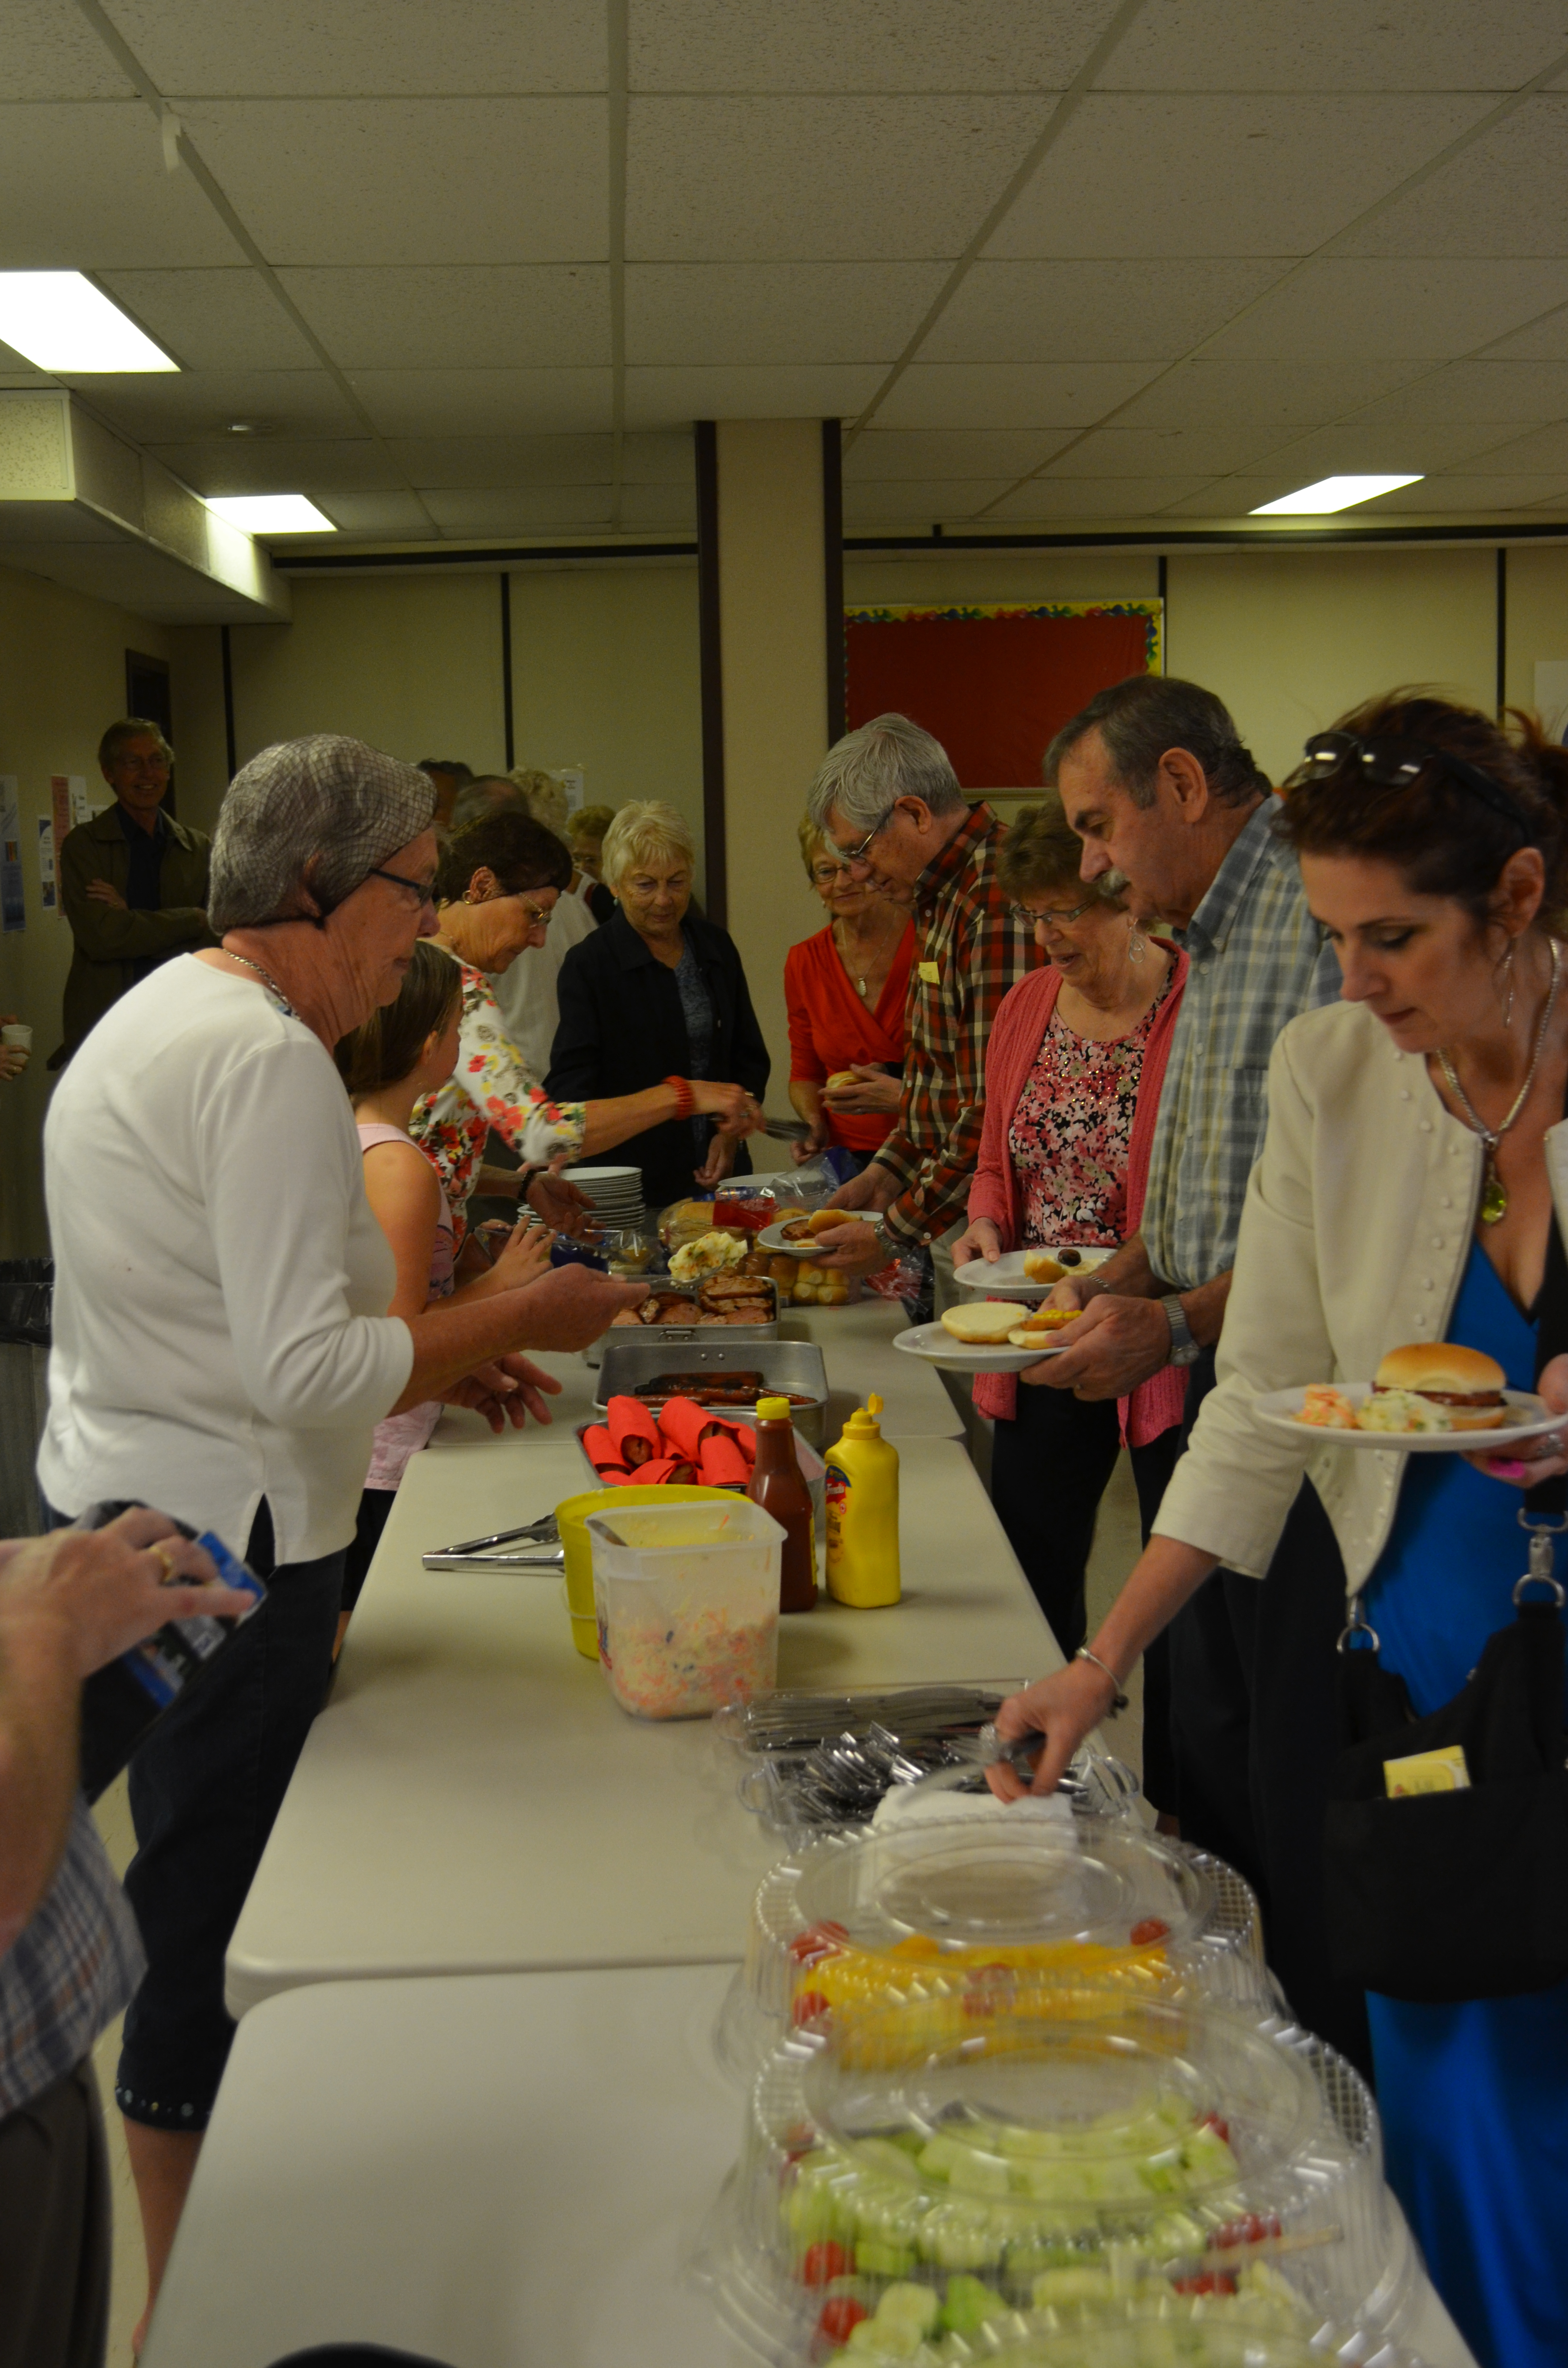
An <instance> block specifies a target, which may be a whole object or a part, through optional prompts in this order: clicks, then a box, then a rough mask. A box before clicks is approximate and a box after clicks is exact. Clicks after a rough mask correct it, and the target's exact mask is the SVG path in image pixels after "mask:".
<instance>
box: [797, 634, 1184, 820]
mask: <svg viewBox="0 0 1568 2368" xmlns="http://www.w3.org/2000/svg"><path fill="white" fill-rule="evenodd" d="M1163 621H1164V604H1163V602H1161V601H1160V600H1157V599H1152V600H1047V601H1038V602H1032V603H1030V604H1028V605H1027V606H1021V605H1018V604H1016V603H1014V604H1003V603H999V602H975V603H964V604H963V605H961V606H956V607H951V608H942V609H934V608H931V607H929V606H928V605H927V606H920V605H918V604H915V603H913V602H895V603H890V604H888V605H886V606H883V607H880V608H874V609H846V610H845V615H844V645H845V677H846V683H845V689H846V715H847V720H848V723H849V724H850V726H851V728H853V727H854V726H855V725H856V724H859V723H869V721H870V719H871V717H872V716H874V715H884V714H886V713H888V712H889V711H890V710H892V711H896V712H898V713H900V714H903V715H908V716H912V717H913V718H914V720H915V723H922V724H924V725H925V727H926V731H927V732H930V733H934V734H935V735H936V737H937V739H938V740H939V741H940V742H941V743H942V746H944V747H945V748H946V750H947V752H948V754H949V757H951V758H952V761H953V768H954V770H955V771H956V772H957V774H958V777H959V780H960V782H961V783H962V784H963V787H964V788H965V789H966V790H972V791H977V792H979V793H980V794H988V793H990V792H992V791H1004V792H1006V791H1011V792H1013V793H1014V794H1017V792H1018V791H1025V790H1031V789H1038V788H1039V786H1040V759H1041V757H1043V756H1044V754H1045V751H1046V749H1047V747H1048V746H1050V744H1051V740H1052V739H1053V738H1054V737H1055V735H1056V734H1057V733H1058V732H1059V731H1060V729H1061V728H1062V724H1063V723H1066V721H1067V719H1068V717H1069V716H1071V715H1075V714H1076V713H1077V712H1078V710H1079V708H1081V707H1082V706H1084V705H1085V703H1086V701H1087V700H1091V699H1092V698H1093V697H1094V695H1095V693H1096V691H1097V690H1104V689H1108V686H1109V685H1110V684H1111V683H1113V682H1120V681H1121V680H1122V679H1123V678H1124V677H1126V676H1128V675H1130V674H1158V673H1159V672H1160V671H1161V658H1162V652H1161V628H1162V624H1163Z"/></svg>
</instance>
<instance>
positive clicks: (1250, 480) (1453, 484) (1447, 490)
mask: <svg viewBox="0 0 1568 2368" xmlns="http://www.w3.org/2000/svg"><path fill="white" fill-rule="evenodd" d="M1300 483H1301V479H1300V478H1299V477H1298V476H1295V475H1292V474H1291V473H1290V472H1280V471H1278V470H1274V471H1271V472H1269V473H1268V474H1267V475H1259V476H1253V477H1225V478H1221V479H1220V480H1219V482H1218V483H1217V484H1212V485H1210V486H1208V487H1206V488H1205V489H1204V491H1203V492H1202V493H1201V494H1199V495H1197V496H1196V497H1195V498H1193V499H1191V500H1187V501H1183V502H1178V503H1177V504H1176V508H1177V509H1178V510H1179V511H1180V512H1181V513H1182V515H1183V516H1185V517H1188V518H1246V517H1248V516H1249V515H1250V514H1251V512H1252V511H1254V510H1256V509H1258V508H1260V507H1261V506H1262V505H1263V504H1264V503H1265V502H1271V501H1277V500H1278V497H1279V495H1281V494H1288V493H1291V492H1293V491H1294V490H1295V488H1296V486H1297V485H1298V484H1300ZM1561 484H1568V472H1563V474H1562V475H1561V476H1557V475H1541V476H1519V477H1501V476H1487V477H1483V476H1462V477H1461V476H1436V477H1426V478H1424V479H1423V480H1422V482H1421V483H1420V484H1417V485H1406V486H1404V487H1403V489H1402V490H1401V491H1400V492H1398V493H1395V494H1380V495H1379V496H1378V498H1377V499H1376V501H1370V502H1358V504H1357V506H1356V507H1355V508H1354V509H1352V510H1338V511H1335V513H1334V518H1335V525H1336V526H1337V525H1344V526H1357V525H1362V526H1375V525H1376V524H1377V523H1378V520H1379V519H1380V518H1388V517H1389V516H1390V515H1391V514H1397V515H1399V516H1402V517H1403V516H1422V517H1441V516H1443V515H1444V514H1445V513H1447V514H1451V515H1455V516H1457V515H1459V514H1460V513H1464V512H1471V511H1481V512H1483V513H1484V512H1486V511H1488V510H1503V509H1517V508H1520V507H1523V506H1524V505H1525V504H1526V503H1527V502H1529V501H1544V500H1546V499H1548V498H1549V497H1550V496H1551V495H1552V494H1553V493H1554V492H1555V491H1556V490H1557V488H1558V486H1559V485H1561Z"/></svg>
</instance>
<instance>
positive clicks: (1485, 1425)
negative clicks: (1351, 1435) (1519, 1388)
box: [1372, 1340, 1508, 1430]
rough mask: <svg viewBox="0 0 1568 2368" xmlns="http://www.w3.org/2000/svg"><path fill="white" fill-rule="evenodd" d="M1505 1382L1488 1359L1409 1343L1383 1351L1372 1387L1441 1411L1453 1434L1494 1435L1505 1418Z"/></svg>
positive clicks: (1446, 1344)
mask: <svg viewBox="0 0 1568 2368" xmlns="http://www.w3.org/2000/svg"><path fill="white" fill-rule="evenodd" d="M1507 1378H1508V1377H1507V1375H1506V1373H1505V1372H1504V1371H1503V1368H1502V1366H1501V1365H1500V1364H1499V1363H1498V1362H1497V1360H1496V1359H1495V1358H1494V1357H1486V1356H1483V1354H1482V1352H1481V1350H1480V1349H1467V1348H1465V1347H1464V1345H1463V1343H1462V1342H1460V1341H1458V1340H1411V1341H1408V1342H1406V1344H1405V1346H1404V1347H1403V1348H1402V1349H1390V1350H1389V1352H1388V1355H1387V1356H1386V1357H1385V1358H1384V1359H1383V1360H1382V1362H1381V1365H1380V1366H1379V1367H1378V1370H1377V1372H1376V1373H1375V1374H1374V1375H1373V1376H1372V1387H1373V1388H1374V1390H1410V1391H1412V1392H1413V1393H1414V1394H1415V1395H1416V1396H1417V1397H1422V1398H1426V1399H1427V1400H1429V1401H1430V1403H1431V1404H1432V1405H1433V1406H1441V1407H1442V1408H1443V1409H1444V1411H1445V1413H1446V1414H1447V1415H1448V1417H1449V1421H1450V1423H1451V1425H1452V1427H1453V1429H1455V1430H1496V1429H1499V1428H1500V1426H1501V1425H1502V1424H1503V1422H1504V1421H1505V1420H1506V1417H1507V1411H1508V1410H1507V1407H1506V1406H1505V1404H1504V1402H1503V1390H1504V1386H1505V1384H1506V1381H1507Z"/></svg>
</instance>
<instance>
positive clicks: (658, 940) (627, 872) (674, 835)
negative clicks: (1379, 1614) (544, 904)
mask: <svg viewBox="0 0 1568 2368" xmlns="http://www.w3.org/2000/svg"><path fill="white" fill-rule="evenodd" d="M695 852H696V851H695V849H694V848H693V846H692V843H691V834H690V832H689V831H688V830H687V826H686V825H685V823H684V822H683V821H682V820H681V818H680V816H679V814H677V813H676V810H675V808H674V806H669V805H665V804H663V803H660V802H659V801H658V800H656V799H649V798H642V799H634V800H633V801H632V802H631V804H629V805H624V806H622V807H621V809H620V811H619V814H617V815H616V817H615V820H614V822H613V823H612V824H611V825H610V826H609V829H608V831H607V833H606V834H605V842H604V877H605V884H606V886H607V887H608V888H609V889H610V890H611V891H612V892H613V894H614V896H615V899H616V902H617V904H618V905H619V911H618V912H617V914H616V916H615V917H614V919H613V920H611V921H608V922H607V923H606V924H605V927H604V928H602V929H597V930H596V931H595V933H594V935H593V936H592V937H591V938H585V939H584V941H583V943H582V944H581V945H577V946H574V947H573V948H572V951H571V952H570V953H569V954H568V955H567V957H566V960H565V962H563V963H562V966H561V974H560V979H559V982H558V994H559V996H560V1004H561V1024H560V1026H559V1027H558V1028H557V1030H556V1031H555V1046H554V1050H553V1052H552V1053H551V1062H550V1076H549V1078H548V1079H547V1081H546V1084H547V1090H548V1091H549V1092H550V1094H551V1096H552V1097H553V1098H555V1099H564V1100H571V1101H576V1100H581V1099H585V1098H586V1097H590V1096H591V1097H594V1098H597V1097H598V1096H600V1095H603V1094H622V1093H637V1092H640V1091H642V1089H644V1088H645V1087H649V1086H654V1085H661V1084H666V1083H669V1084H675V1085H677V1086H678V1085H679V1084H680V1083H681V1082H682V1081H683V1080H686V1079H688V1078H691V1077H704V1078H709V1079H717V1078H723V1079H725V1080H727V1081H733V1083H735V1084H737V1085H739V1086H741V1087H744V1090H745V1091H746V1092H747V1093H748V1094H749V1095H750V1096H751V1097H752V1099H753V1101H754V1102H756V1103H760V1101H761V1099H762V1096H763V1093H764V1092H765V1090H766V1088H767V1070H768V1059H767V1046H766V1044H765V1043H764V1042H763V1041H762V1030H761V1029H760V1028H759V1027H758V1026H757V1024H756V1013H755V1012H754V1011H753V1009H752V1007H751V996H750V995H749V994H748V992H747V990H746V982H745V973H744V971H743V970H742V968H741V958H740V955H739V954H738V952H737V951H735V945H734V941H733V939H732V938H731V937H730V936H729V934H728V932H727V931H725V930H723V929H720V928H714V926H713V924H712V922H711V921H707V920H704V919H703V918H702V917H701V916H700V915H699V914H697V913H693V912H689V911H688V910H687V907H688V906H689V905H690V903H691V882H692V872H693V869H694V862H695ZM754 1115H755V1113H754ZM620 1154H621V1156H622V1158H624V1159H626V1160H629V1161H633V1162H635V1164H636V1165H637V1166H638V1167H640V1168H641V1169H642V1191H643V1198H644V1200H645V1201H647V1203H648V1206H649V1207H650V1208H651V1209H661V1208H663V1207H664V1206H665V1203H666V1202H667V1201H679V1200H683V1199H684V1198H685V1197H686V1196H687V1193H689V1192H690V1190H691V1188H692V1184H693V1181H694V1180H695V1181H696V1182H697V1183H698V1184H699V1185H716V1184H719V1183H721V1182H722V1180H723V1178H725V1177H726V1176H733V1175H736V1174H740V1175H749V1173H750V1171H751V1158H750V1155H749V1154H748V1153H747V1151H746V1148H745V1145H744V1142H742V1141H741V1140H740V1138H739V1137H737V1136H736V1135H734V1134H732V1133H726V1132H725V1131H724V1130H723V1129H722V1128H716V1122H715V1121H713V1120H712V1119H709V1118H699V1117H698V1116H696V1115H695V1113H693V1112H690V1111H687V1113H686V1114H685V1115H684V1116H682V1117H679V1118H675V1119H670V1120H667V1121H665V1123H664V1124H663V1125H660V1126H653V1127H650V1128H649V1129H648V1131H647V1133H644V1134H637V1135H633V1136H632V1137H631V1139H630V1141H628V1142H626V1143H624V1144H621V1145H620Z"/></svg>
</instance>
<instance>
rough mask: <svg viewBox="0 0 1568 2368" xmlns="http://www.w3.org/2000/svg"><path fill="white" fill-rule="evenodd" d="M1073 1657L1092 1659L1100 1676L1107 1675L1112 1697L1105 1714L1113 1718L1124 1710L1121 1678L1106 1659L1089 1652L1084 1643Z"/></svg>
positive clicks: (1125, 1698) (1124, 1703)
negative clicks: (1103, 1659)
mask: <svg viewBox="0 0 1568 2368" xmlns="http://www.w3.org/2000/svg"><path fill="white" fill-rule="evenodd" d="M1073 1658H1074V1660H1075V1661H1092V1662H1093V1663H1094V1665H1095V1667H1096V1669H1098V1670H1099V1672H1100V1674H1101V1676H1102V1677H1107V1678H1108V1679H1110V1685H1111V1693H1112V1696H1113V1699H1112V1702H1111V1705H1110V1708H1109V1710H1108V1712H1107V1713H1106V1716H1107V1717H1108V1718H1114V1717H1115V1716H1116V1713H1117V1712H1118V1711H1119V1710H1125V1709H1126V1708H1127V1696H1126V1695H1125V1694H1124V1693H1123V1692H1122V1691H1121V1679H1119V1677H1118V1676H1117V1674H1116V1671H1115V1670H1114V1669H1113V1668H1111V1666H1110V1664H1109V1662H1108V1661H1102V1660H1101V1658H1100V1656H1099V1655H1098V1654H1097V1653H1091V1652H1090V1650H1089V1648H1088V1646H1087V1645H1079V1647H1078V1649H1077V1651H1076V1652H1075V1653H1074V1656H1073Z"/></svg>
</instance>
